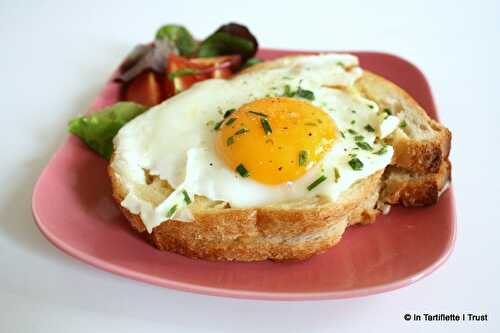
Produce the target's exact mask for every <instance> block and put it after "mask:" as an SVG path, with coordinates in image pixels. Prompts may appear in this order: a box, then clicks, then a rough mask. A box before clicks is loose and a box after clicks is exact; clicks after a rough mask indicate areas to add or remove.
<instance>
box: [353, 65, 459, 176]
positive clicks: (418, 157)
mask: <svg viewBox="0 0 500 333" xmlns="http://www.w3.org/2000/svg"><path fill="white" fill-rule="evenodd" d="M355 86H356V88H357V89H358V90H359V91H360V92H361V94H362V95H364V96H365V97H367V98H369V99H371V100H373V101H375V102H376V103H377V104H378V105H379V107H380V108H381V109H383V108H389V109H390V110H392V112H395V113H396V115H399V114H401V113H404V112H406V111H407V110H410V111H411V113H412V114H414V115H416V116H417V117H418V118H420V119H421V120H422V123H421V124H420V126H421V127H422V128H420V129H421V130H422V131H424V130H425V131H431V132H432V133H433V134H434V135H433V137H432V138H429V139H424V140H420V139H415V138H412V137H410V136H409V135H407V133H405V129H398V130H396V131H395V132H394V133H393V134H392V135H390V136H389V137H388V138H387V140H386V142H387V143H388V144H390V145H392V146H393V148H394V156H393V158H392V162H391V164H392V165H395V166H397V167H400V168H403V169H406V170H409V171H412V172H419V173H437V172H439V170H440V168H441V164H442V163H443V161H444V160H445V159H446V158H448V155H449V152H450V145H451V132H450V131H449V130H448V129H447V128H446V127H444V126H443V125H441V124H439V123H438V122H436V121H434V120H432V119H431V118H429V116H428V115H427V113H426V112H425V111H424V110H423V109H422V107H421V106H420V105H419V104H418V103H417V102H416V101H415V100H414V99H413V98H412V97H411V96H410V95H408V94H407V93H406V92H405V91H404V90H403V89H401V88H400V87H398V86H397V85H396V84H394V83H392V82H390V81H389V80H386V79H384V78H383V77H381V76H378V75H376V74H374V73H371V72H370V71H366V70H365V71H364V73H363V76H362V77H361V78H360V79H359V80H358V81H357V82H356V84H355Z"/></svg>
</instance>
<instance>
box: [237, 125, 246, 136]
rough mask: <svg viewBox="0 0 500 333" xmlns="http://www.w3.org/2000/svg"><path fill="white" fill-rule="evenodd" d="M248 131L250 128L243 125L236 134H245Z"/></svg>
mask: <svg viewBox="0 0 500 333" xmlns="http://www.w3.org/2000/svg"><path fill="white" fill-rule="evenodd" d="M246 132H248V129H246V128H245V127H242V128H240V129H239V130H237V131H236V133H234V135H240V134H243V133H246Z"/></svg>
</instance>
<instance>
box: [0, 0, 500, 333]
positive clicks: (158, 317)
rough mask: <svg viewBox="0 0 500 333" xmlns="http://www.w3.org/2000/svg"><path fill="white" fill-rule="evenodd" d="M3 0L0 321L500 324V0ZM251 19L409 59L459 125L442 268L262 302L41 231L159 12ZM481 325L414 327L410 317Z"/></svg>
mask: <svg viewBox="0 0 500 333" xmlns="http://www.w3.org/2000/svg"><path fill="white" fill-rule="evenodd" d="M20 2H21V1H0V42H1V46H0V47H1V50H0V110H1V116H2V118H1V140H0V145H1V150H0V151H1V153H2V159H1V163H0V170H1V172H0V208H1V218H0V332H89V331H92V332H137V331H152V330H153V329H155V330H162V331H175V332H201V331H203V332H232V331H236V330H238V331H241V332H254V331H256V330H257V331H259V332H265V331H269V332H281V331H283V332H334V331H338V332H348V331H358V332H359V331H361V330H362V329H363V330H364V331H368V332H369V331H372V329H374V328H379V329H381V328H383V329H384V330H385V331H391V332H392V331H394V332H399V331H402V330H405V331H406V330H408V331H419V330H422V329H425V330H428V331H433V330H435V331H438V330H439V331H452V330H453V331H463V332H471V331H490V332H493V331H496V332H500V324H499V318H498V315H499V308H500V301H499V297H500V288H499V281H500V268H499V266H500V265H499V259H498V257H499V252H500V245H499V244H500V236H499V235H500V213H499V211H500V210H499V209H498V206H499V204H500V199H499V197H500V196H499V193H500V182H499V180H498V179H499V171H500V166H499V165H500V158H499V150H500V149H499V147H500V135H499V133H500V116H499V114H500V102H499V101H498V100H497V98H498V97H499V96H500V84H499V77H500V67H499V65H498V64H499V59H500V48H499V45H500V4H499V2H498V1H497V2H496V3H495V2H494V1H467V2H463V3H458V2H444V1H428V2H427V1H411V2H410V1H394V2H385V1H383V2H381V1H371V2H368V1H366V2H364V3H361V2H357V1H356V2H349V3H347V2H346V3H344V2H333V1H324V2H319V1H312V0H302V1H293V2H292V1H288V2H283V3H280V4H278V3H275V2H273V1H257V0H253V1H248V2H246V3H245V4H243V3H242V4H238V1H236V0H233V1H220V2H219V1H205V2H203V3H200V4H196V3H195V2H194V1H189V4H186V3H188V2H187V1H181V0H178V1H168V2H167V1H158V2H156V3H155V2H147V1H134V2H126V1H113V2H111V1H110V2H106V5H103V4H101V1H81V2H80V3H73V4H69V3H66V2H63V1H32V2H31V3H30V2H27V1H22V2H24V4H20ZM232 20H235V21H239V22H242V23H245V24H247V25H248V26H249V27H250V28H251V30H252V31H253V32H254V33H255V34H256V35H257V37H258V39H259V41H260V43H261V45H262V46H267V47H276V48H292V49H311V50H315V49H325V50H328V49H334V50H344V49H350V50H378V51H386V52H391V53H395V54H398V55H400V56H403V57H404V58H406V59H409V60H410V61H411V62H413V63H415V64H416V65H417V66H418V67H420V68H421V69H422V71H423V72H424V73H425V75H426V76H427V78H428V80H429V81H430V84H431V86H432V89H433V92H434V95H435V99H436V103H437V106H438V111H439V113H440V115H441V119H442V121H443V122H444V123H445V124H446V125H447V126H448V127H449V128H450V129H451V130H452V132H453V150H452V155H451V156H452V161H453V187H454V190H455V194H456V203H457V217H458V238H457V242H456V248H455V251H454V253H453V254H452V256H451V257H450V259H449V260H448V262H447V263H446V264H445V265H444V266H442V267H441V268H440V269H438V270H437V271H436V272H435V273H434V274H432V275H431V276H429V277H426V278H425V279H423V280H421V281H419V282H418V283H416V284H414V285H411V286H409V287H406V288H403V289H399V290H396V291H393V292H389V293H385V294H380V295H375V296H369V297H363V298H357V299H349V300H338V301H319V302H295V303H294V302H268V301H267V302H266V301H247V300H236V299H225V298H218V297H209V296H203V295H196V294H190V293H185V292H178V291H173V290H168V289H162V288H159V287H155V286H151V285H147V284H143V283H139V282H136V281H132V280H129V279H126V278H122V277H118V276H115V275H112V274H109V273H106V272H104V271H100V270H98V269H95V268H92V267H90V266H88V265H86V264H83V263H81V262H79V261H77V260H74V259H72V258H70V257H68V256H67V255H65V254H63V253H61V252H59V251H58V250H57V249H56V248H54V247H53V246H52V245H51V244H49V243H48V242H47V241H46V240H45V239H44V238H43V236H42V235H41V234H40V233H39V232H38V230H37V228H36V226H35V224H34V223H33V220H32V216H31V191H32V188H33V185H34V183H35V180H36V179H37V177H38V175H39V174H40V172H41V170H42V168H43V167H44V166H45V164H46V163H47V161H48V160H49V158H50V156H51V155H52V154H53V153H54V152H55V150H56V149H57V147H58V145H59V144H60V143H61V142H62V140H63V139H64V137H65V136H66V135H67V134H66V132H65V127H66V123H67V121H68V119H70V118H71V117H72V116H74V115H76V114H77V113H79V112H81V111H83V110H85V109H86V107H87V106H88V105H89V103H90V102H91V100H92V99H93V98H94V96H95V95H96V94H97V92H98V91H99V89H100V88H101V86H102V84H103V83H104V82H105V80H106V78H107V77H108V75H109V74H110V72H111V71H112V70H113V68H114V67H115V66H116V65H117V64H118V63H119V62H120V60H121V59H122V58H123V57H124V55H125V54H126V53H127V52H128V51H129V50H130V49H131V48H132V47H133V46H134V44H136V43H139V42H144V41H148V40H150V39H151V38H152V36H153V34H154V32H155V30H156V28H157V27H159V26H160V25H161V24H163V23H167V22H181V23H184V24H185V25H187V26H188V27H189V28H190V29H191V30H192V31H193V32H194V34H195V35H196V36H205V35H207V34H209V33H210V32H212V31H213V30H214V29H215V28H217V27H218V26H219V25H220V24H221V23H225V22H228V21H232ZM468 312H472V313H481V314H482V313H486V314H488V321H487V322H458V323H450V322H438V323H436V322H413V321H410V322H405V321H404V320H403V315H404V314H405V313H420V314H421V313H468Z"/></svg>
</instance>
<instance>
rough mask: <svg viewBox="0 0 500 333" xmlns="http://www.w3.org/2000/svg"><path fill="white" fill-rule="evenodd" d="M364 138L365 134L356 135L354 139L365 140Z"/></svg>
mask: <svg viewBox="0 0 500 333" xmlns="http://www.w3.org/2000/svg"><path fill="white" fill-rule="evenodd" d="M364 139H365V137H364V136H362V135H356V136H355V137H354V141H362V140H364Z"/></svg>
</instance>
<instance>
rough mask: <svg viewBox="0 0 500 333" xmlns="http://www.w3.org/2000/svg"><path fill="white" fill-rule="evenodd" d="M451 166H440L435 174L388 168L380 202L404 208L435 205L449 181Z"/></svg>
mask: <svg viewBox="0 0 500 333" xmlns="http://www.w3.org/2000/svg"><path fill="white" fill-rule="evenodd" d="M450 177H451V164H450V162H449V161H448V160H446V161H444V162H443V163H442V164H441V167H440V169H439V171H438V172H437V173H426V174H418V173H411V172H408V171H407V170H404V169H400V168H398V167H394V166H389V167H387V168H386V170H385V172H384V176H383V179H382V184H383V185H382V189H381V191H380V200H381V201H383V202H385V203H388V204H391V205H395V204H401V205H403V206H405V207H421V206H428V205H433V204H435V203H436V202H437V201H438V199H439V196H440V195H441V193H442V191H443V190H444V189H445V187H446V186H447V184H448V183H449V182H450V181H451V179H450Z"/></svg>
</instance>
